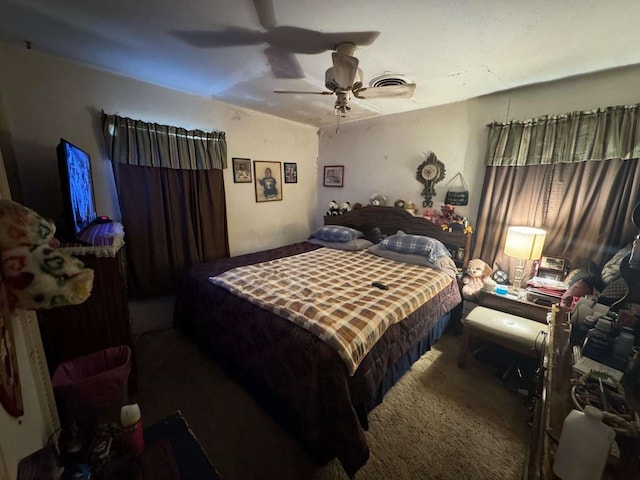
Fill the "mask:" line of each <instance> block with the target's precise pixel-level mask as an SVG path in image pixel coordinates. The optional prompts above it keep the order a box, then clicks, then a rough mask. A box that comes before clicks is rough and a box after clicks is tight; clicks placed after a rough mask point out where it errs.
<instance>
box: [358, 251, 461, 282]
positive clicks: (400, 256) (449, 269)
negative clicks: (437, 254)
mask: <svg viewBox="0 0 640 480" xmlns="http://www.w3.org/2000/svg"><path fill="white" fill-rule="evenodd" d="M369 252H371V253H373V254H374V255H378V256H379V257H382V258H387V259H389V260H394V261H396V262H402V263H408V264H410V265H420V266H423V267H431V268H435V269H436V270H442V271H443V272H445V273H447V274H449V275H450V276H451V277H453V278H456V274H457V273H458V268H457V267H456V264H455V262H454V261H453V259H452V258H451V257H442V258H439V259H438V260H436V261H435V262H431V261H429V260H427V258H426V257H424V256H422V255H417V254H415V253H399V252H394V251H393V250H385V249H384V248H382V247H381V246H380V245H374V246H372V247H370V248H369Z"/></svg>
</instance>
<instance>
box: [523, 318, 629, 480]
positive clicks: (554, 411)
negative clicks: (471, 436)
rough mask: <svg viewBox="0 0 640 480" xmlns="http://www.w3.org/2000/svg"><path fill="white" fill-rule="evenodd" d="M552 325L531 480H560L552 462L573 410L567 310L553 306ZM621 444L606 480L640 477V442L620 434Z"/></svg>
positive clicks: (537, 408)
mask: <svg viewBox="0 0 640 480" xmlns="http://www.w3.org/2000/svg"><path fill="white" fill-rule="evenodd" d="M552 312H553V314H552V319H551V324H550V325H549V338H548V340H547V345H546V348H545V352H544V359H543V365H542V367H543V368H542V369H541V374H540V375H541V376H540V382H541V383H540V389H539V392H538V393H539V395H538V397H537V398H536V399H535V404H534V411H533V423H532V432H531V443H530V449H529V452H528V458H527V462H526V465H525V469H524V475H523V477H524V478H525V479H528V480H557V479H558V477H557V476H556V475H555V474H554V473H553V461H554V454H555V451H556V448H557V446H558V444H557V441H558V440H559V438H560V434H561V432H562V425H563V423H564V420H565V418H566V416H567V415H568V414H569V412H571V410H572V409H573V402H572V401H571V378H572V375H573V359H572V348H571V344H570V333H571V329H570V324H569V314H568V310H566V309H564V308H559V307H557V306H554V307H553V308H552ZM616 441H617V442H618V445H619V447H620V453H621V455H620V462H619V465H617V466H615V467H612V466H611V465H608V466H607V468H606V469H605V472H604V475H603V477H602V478H603V480H623V479H624V480H629V479H639V478H640V456H639V455H640V442H638V440H637V439H635V440H633V439H629V438H627V437H617V439H616Z"/></svg>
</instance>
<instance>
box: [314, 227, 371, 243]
mask: <svg viewBox="0 0 640 480" xmlns="http://www.w3.org/2000/svg"><path fill="white" fill-rule="evenodd" d="M363 236H364V234H363V233H362V232H361V231H360V230H356V229H355V228H349V227H343V226H342V225H325V226H324V227H320V228H319V229H317V230H316V231H315V232H313V233H312V234H311V236H310V237H309V238H318V239H320V240H324V241H325V242H348V241H349V240H354V239H356V238H361V237H363Z"/></svg>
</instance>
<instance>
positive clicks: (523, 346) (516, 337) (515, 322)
mask: <svg viewBox="0 0 640 480" xmlns="http://www.w3.org/2000/svg"><path fill="white" fill-rule="evenodd" d="M547 333H548V326H547V325H545V324H543V323H540V322H536V321H534V320H528V319H526V318H523V317H518V316H516V315H511V314H510V313H505V312H500V311H498V310H492V309H490V308H487V307H480V306H478V307H475V308H474V309H473V310H471V311H470V312H469V313H468V314H467V316H466V318H465V319H464V321H463V325H462V344H461V345H460V356H459V357H458V366H459V367H460V368H462V367H463V366H464V363H465V361H466V359H467V354H468V352H469V348H470V346H471V343H472V340H474V339H476V338H481V339H484V340H487V341H489V342H493V343H497V344H498V345H502V346H503V347H505V348H507V349H509V350H513V351H516V352H518V353H522V354H524V355H528V356H530V357H533V358H538V357H539V356H540V354H541V353H542V348H543V346H544V343H545V340H546V336H547Z"/></svg>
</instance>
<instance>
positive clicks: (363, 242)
mask: <svg viewBox="0 0 640 480" xmlns="http://www.w3.org/2000/svg"><path fill="white" fill-rule="evenodd" d="M307 242H308V243H313V244H314V245H322V246H323V247H327V248H335V249H336V250H366V249H367V248H369V247H371V246H373V243H371V242H370V241H369V240H367V239H364V238H354V239H353V240H349V241H348V242H327V241H325V240H320V239H319V238H310V239H308V240H307Z"/></svg>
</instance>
